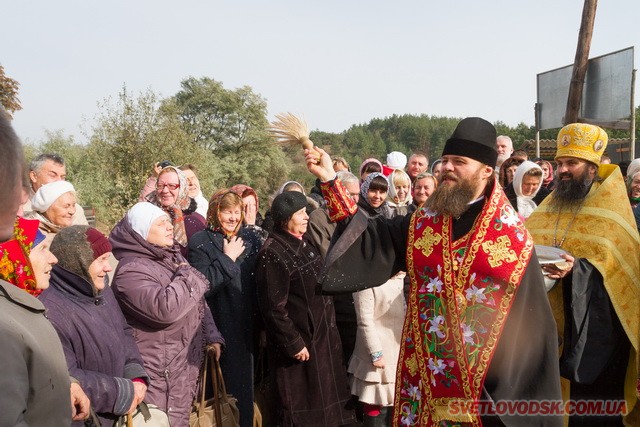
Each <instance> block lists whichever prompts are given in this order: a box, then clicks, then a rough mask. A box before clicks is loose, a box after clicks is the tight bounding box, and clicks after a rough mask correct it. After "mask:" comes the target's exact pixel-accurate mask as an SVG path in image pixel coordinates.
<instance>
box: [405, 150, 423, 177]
mask: <svg viewBox="0 0 640 427" xmlns="http://www.w3.org/2000/svg"><path fill="white" fill-rule="evenodd" d="M427 166H428V161H427V158H426V157H425V156H421V155H419V154H414V155H412V156H411V157H410V158H409V163H408V164H407V174H408V175H409V177H410V178H411V179H412V180H413V179H415V177H416V176H418V175H419V174H420V173H422V172H424V171H426V170H427Z"/></svg>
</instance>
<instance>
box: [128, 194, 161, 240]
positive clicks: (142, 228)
mask: <svg viewBox="0 0 640 427" xmlns="http://www.w3.org/2000/svg"><path fill="white" fill-rule="evenodd" d="M161 216H167V217H168V216H169V214H168V213H166V212H165V211H163V210H162V209H160V208H159V207H158V206H156V205H154V204H153V203H149V202H139V203H136V204H135V205H133V207H132V208H131V209H129V212H127V222H129V225H130V226H131V228H133V231H135V232H136V233H138V234H139V235H141V236H142V238H144V239H145V240H147V236H149V230H150V229H151V224H153V221H155V220H156V219H158V218H160V217H161Z"/></svg>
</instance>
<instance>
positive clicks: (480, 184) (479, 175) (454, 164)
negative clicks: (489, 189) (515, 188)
mask: <svg viewBox="0 0 640 427" xmlns="http://www.w3.org/2000/svg"><path fill="white" fill-rule="evenodd" d="M491 173H493V169H492V168H490V167H488V166H486V165H484V164H482V163H480V162H479V161H477V160H474V159H471V158H469V157H463V156H452V155H447V156H443V157H442V171H441V173H440V182H441V184H442V185H445V186H454V187H455V186H456V185H458V184H459V183H460V182H463V181H465V182H467V183H468V184H469V185H471V186H472V187H473V189H474V193H475V194H476V195H477V196H476V198H477V197H480V195H481V194H482V192H483V191H484V188H485V186H486V180H487V178H488V177H489V175H490V174H491Z"/></svg>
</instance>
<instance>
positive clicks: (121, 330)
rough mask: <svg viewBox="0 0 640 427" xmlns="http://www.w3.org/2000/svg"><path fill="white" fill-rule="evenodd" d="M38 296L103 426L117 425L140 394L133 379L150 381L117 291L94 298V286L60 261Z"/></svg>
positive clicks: (107, 290)
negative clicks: (115, 423)
mask: <svg viewBox="0 0 640 427" xmlns="http://www.w3.org/2000/svg"><path fill="white" fill-rule="evenodd" d="M39 299H40V301H41V302H42V304H44V306H45V307H46V309H47V317H48V318H49V320H50V321H51V323H52V324H53V327H54V328H55V329H56V331H57V332H58V336H59V337H60V341H61V342H62V348H63V350H64V355H65V358H66V359H67V367H68V369H69V373H70V374H71V376H72V377H74V378H75V379H77V380H78V382H79V383H80V386H81V387H82V390H84V392H85V393H86V395H87V396H88V397H89V400H91V406H92V407H93V409H94V410H95V411H96V413H97V414H98V417H99V418H100V420H101V422H102V424H103V425H105V426H107V425H111V424H113V422H114V420H116V419H117V418H118V417H119V416H120V415H123V414H126V413H127V411H128V410H129V408H130V407H131V403H132V402H133V399H134V397H135V396H134V389H133V382H132V381H131V380H133V379H134V378H141V379H144V380H145V381H146V382H148V381H149V378H148V376H147V374H146V372H145V370H144V368H143V363H142V358H141V357H140V353H139V352H138V347H137V346H136V342H135V340H134V339H133V334H132V333H131V328H130V327H129V325H127V322H126V321H125V319H124V316H123V315H122V312H121V311H120V307H119V306H118V303H117V301H116V299H115V297H114V296H113V291H112V290H111V288H110V287H109V286H106V287H105V288H104V290H103V291H102V292H100V293H99V294H98V295H97V296H94V287H93V285H92V284H90V283H89V282H87V281H86V280H85V279H84V278H82V277H80V276H78V275H77V274H74V273H72V272H70V271H67V270H65V269H63V268H62V267H60V266H58V265H55V266H54V267H53V270H52V272H51V281H50V286H49V288H47V289H45V290H44V291H43V292H42V294H41V295H40V296H39ZM76 424H77V425H83V424H82V422H77V423H74V425H76Z"/></svg>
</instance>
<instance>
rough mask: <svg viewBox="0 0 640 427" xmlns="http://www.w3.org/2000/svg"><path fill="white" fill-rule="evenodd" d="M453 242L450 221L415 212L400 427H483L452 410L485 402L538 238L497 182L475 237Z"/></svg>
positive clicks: (400, 367)
mask: <svg viewBox="0 0 640 427" xmlns="http://www.w3.org/2000/svg"><path fill="white" fill-rule="evenodd" d="M451 239H452V221H451V217H448V216H442V215H435V214H434V213H432V212H429V211H427V210H426V209H424V208H421V209H419V210H418V211H416V213H415V214H414V215H413V217H412V219H411V226H410V228H409V235H408V245H407V271H408V272H409V275H410V278H411V290H410V294H409V301H408V304H407V314H406V318H405V323H404V328H403V333H402V334H403V335H402V346H401V349H400V363H399V364H398V374H397V377H396V400H395V407H394V409H395V410H394V414H395V416H394V418H395V420H394V425H416V426H431V425H440V423H441V422H444V424H443V425H459V424H460V423H464V424H466V425H474V426H479V425H481V421H480V418H479V416H477V415H474V414H469V413H461V412H462V411H457V412H456V411H455V410H451V407H450V405H454V406H455V405H456V403H454V402H458V403H457V404H458V405H459V403H460V402H464V403H466V404H468V403H473V402H477V401H478V400H479V399H480V396H481V392H482V384H483V383H484V379H485V376H486V373H487V369H488V367H489V364H490V361H491V358H492V357H493V353H494V351H495V348H496V343H497V342H498V339H499V338H500V334H501V333H502V329H503V326H504V322H505V320H506V318H507V315H508V313H509V309H510V308H511V303H512V301H513V297H514V295H515V292H516V290H517V287H518V285H519V284H520V280H521V279H522V276H523V275H524V272H525V270H526V267H527V265H528V263H529V259H530V257H531V254H532V251H533V241H532V239H531V236H530V235H529V233H528V232H527V230H526V229H525V228H524V225H523V224H522V221H521V220H520V218H519V217H518V214H517V213H516V212H515V210H514V209H513V207H512V206H511V205H510V204H509V202H508V200H507V198H506V196H505V195H504V193H503V192H502V190H501V188H500V186H498V185H495V186H494V188H493V191H492V193H491V196H490V198H489V200H488V201H486V202H485V204H484V207H483V209H482V212H481V213H480V214H479V215H478V217H477V218H476V220H475V223H474V225H473V227H472V228H471V230H470V231H469V233H467V234H466V235H465V236H463V237H461V238H460V239H458V240H457V241H455V242H452V241H451Z"/></svg>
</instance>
